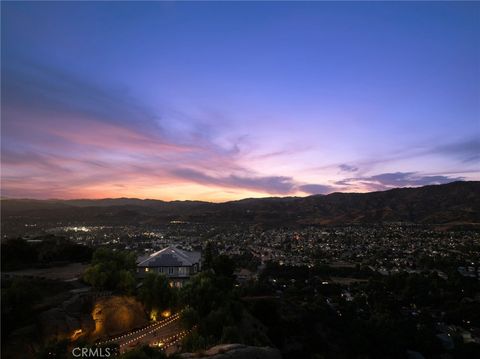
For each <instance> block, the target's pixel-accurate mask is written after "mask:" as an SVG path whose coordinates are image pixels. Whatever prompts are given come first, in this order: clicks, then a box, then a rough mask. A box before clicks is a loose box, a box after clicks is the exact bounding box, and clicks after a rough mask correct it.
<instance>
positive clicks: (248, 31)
mask: <svg viewBox="0 0 480 359" xmlns="http://www.w3.org/2000/svg"><path fill="white" fill-rule="evenodd" d="M1 6H2V15H1V16H2V19H1V20H2V68H1V71H2V124H1V126H2V128H1V129H2V133H1V140H2V143H1V149H2V196H8V197H31V198H80V197H89V198H102V197H140V198H158V199H166V200H173V199H202V200H212V201H224V200H229V199H238V198H245V197H263V196H274V195H275V196H277V195H278V196H286V195H300V196H301V195H308V194H317V193H330V192H333V191H362V192H363V191H372V190H383V189H388V188H393V187H403V186H421V185H426V184H437V183H446V182H451V181H455V180H479V179H480V41H479V40H480V21H479V18H480V4H479V3H475V2H465V3H462V2H439V3H434V2H419V3H415V2H405V3H394V2H380V3H372V2H356V3H346V2H339V3H324V2H300V3H298V2H297V3H295V2H263V3H262V2H245V3H218V2H212V3H209V2H200V3H188V2H180V3H173V2H166V3H160V2H141V3H135V2H116V3H107V2H102V3H100V2H99V3H91V2H89V3H81V2H76V3H68V2H50V3H41V2H34V3H33V2H32V3H28V2H10V3H6V2H2V5H1Z"/></svg>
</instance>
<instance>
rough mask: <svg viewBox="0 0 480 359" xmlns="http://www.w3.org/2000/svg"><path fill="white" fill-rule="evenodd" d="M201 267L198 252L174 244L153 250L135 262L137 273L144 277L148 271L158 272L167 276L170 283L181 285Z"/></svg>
mask: <svg viewBox="0 0 480 359" xmlns="http://www.w3.org/2000/svg"><path fill="white" fill-rule="evenodd" d="M200 268H201V254H200V252H187V251H183V250H181V249H179V248H177V247H174V246H168V247H167V248H164V249H162V250H161V251H158V252H155V253H153V254H152V255H150V256H149V257H147V258H146V259H145V258H143V260H141V261H140V262H139V263H138V264H137V275H138V277H139V278H143V277H145V276H146V275H147V274H148V273H160V274H164V275H165V276H167V278H168V279H169V280H170V285H172V286H176V287H181V286H182V284H183V282H185V281H186V280H188V279H189V278H190V276H192V275H194V274H195V273H198V271H199V270H200Z"/></svg>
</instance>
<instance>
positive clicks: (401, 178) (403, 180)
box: [335, 172, 464, 190]
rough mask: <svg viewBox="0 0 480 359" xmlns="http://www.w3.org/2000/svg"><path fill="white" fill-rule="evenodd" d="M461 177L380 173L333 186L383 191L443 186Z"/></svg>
mask: <svg viewBox="0 0 480 359" xmlns="http://www.w3.org/2000/svg"><path fill="white" fill-rule="evenodd" d="M462 180H464V178H463V177H449V176H442V175H435V176H428V175H427V176H425V175H420V174H418V173H417V172H394V173H381V174H378V175H375V176H370V177H353V178H346V179H344V180H341V181H337V182H336V183H335V184H337V185H340V186H350V185H355V184H363V185H367V186H368V187H370V188H371V189H373V190H384V189H388V188H394V187H417V186H426V185H431V184H444V183H449V182H454V181H462Z"/></svg>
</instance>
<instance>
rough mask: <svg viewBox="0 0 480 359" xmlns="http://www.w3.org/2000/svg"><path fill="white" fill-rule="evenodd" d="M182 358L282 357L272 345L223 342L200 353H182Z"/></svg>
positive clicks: (237, 358)
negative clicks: (253, 345)
mask: <svg viewBox="0 0 480 359" xmlns="http://www.w3.org/2000/svg"><path fill="white" fill-rule="evenodd" d="M180 357H181V358H182V359H193V358H206V359H281V358H282V355H281V354H280V351H279V350H278V349H275V348H270V347H252V346H247V345H243V344H222V345H217V346H215V347H212V348H210V349H208V350H205V351H203V352H199V353H184V354H180Z"/></svg>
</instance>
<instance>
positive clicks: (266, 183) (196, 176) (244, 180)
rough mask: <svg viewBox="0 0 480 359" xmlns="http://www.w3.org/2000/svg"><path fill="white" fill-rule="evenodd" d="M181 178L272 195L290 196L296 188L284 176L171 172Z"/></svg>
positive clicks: (185, 170)
mask: <svg viewBox="0 0 480 359" xmlns="http://www.w3.org/2000/svg"><path fill="white" fill-rule="evenodd" d="M171 173H172V174H173V175H175V176H178V177H180V178H183V179H186V180H189V181H193V182H196V183H201V184H204V185H218V186H225V187H233V188H244V189H251V190H257V191H262V192H266V193H271V194H289V193H292V192H293V191H294V190H295V188H296V183H295V182H294V181H293V179H292V178H291V177H283V176H263V177H262V176H238V175H233V174H232V175H229V176H223V177H222V176H219V177H215V176H210V175H207V174H205V173H202V172H200V171H197V170H192V169H187V168H181V169H176V170H173V171H171Z"/></svg>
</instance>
